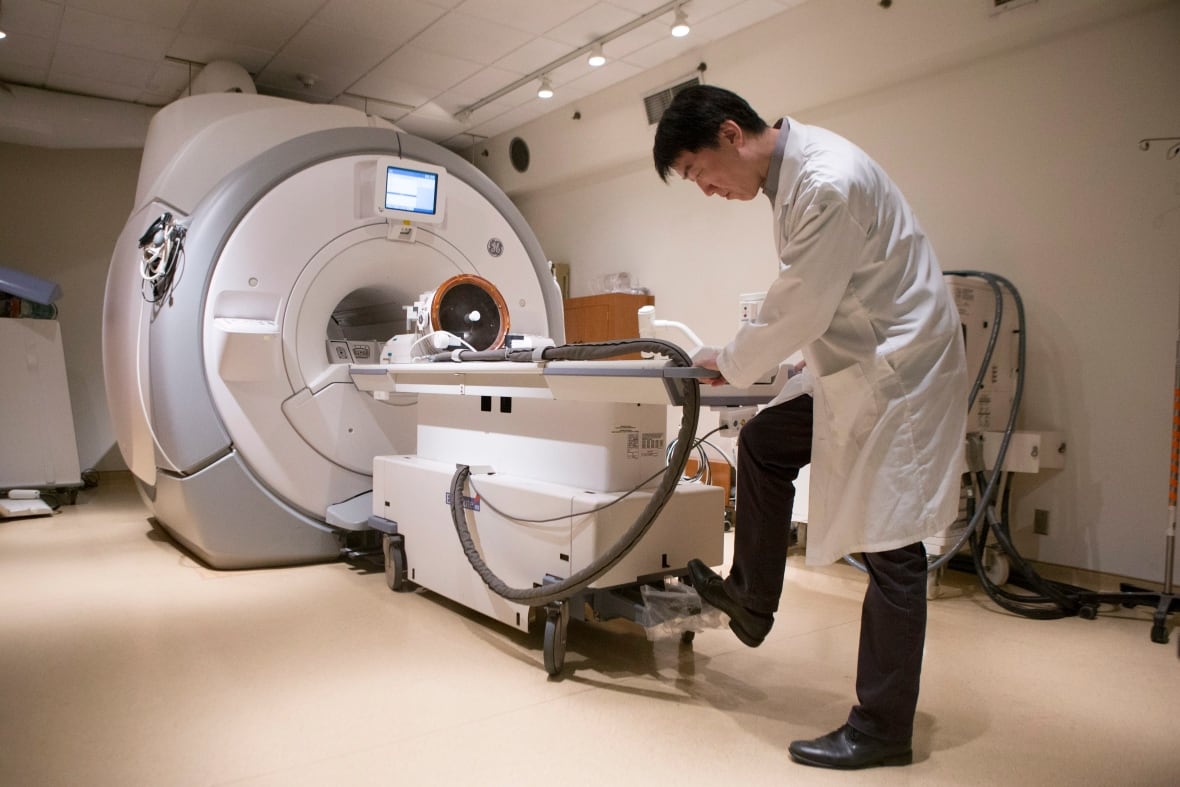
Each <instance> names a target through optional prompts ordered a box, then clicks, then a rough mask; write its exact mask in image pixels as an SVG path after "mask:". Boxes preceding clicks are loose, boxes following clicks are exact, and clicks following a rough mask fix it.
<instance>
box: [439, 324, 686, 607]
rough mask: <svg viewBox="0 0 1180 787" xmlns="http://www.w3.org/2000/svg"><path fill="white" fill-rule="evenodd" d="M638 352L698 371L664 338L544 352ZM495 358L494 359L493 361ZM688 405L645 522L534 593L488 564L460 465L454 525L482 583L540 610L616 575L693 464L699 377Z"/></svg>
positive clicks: (482, 354)
mask: <svg viewBox="0 0 1180 787" xmlns="http://www.w3.org/2000/svg"><path fill="white" fill-rule="evenodd" d="M636 352H650V353H658V354H660V355H663V356H665V357H666V358H668V359H670V360H671V361H672V362H673V364H675V365H676V366H692V359H691V358H689V356H688V354H687V353H685V352H684V350H682V349H681V348H680V347H677V346H676V345H675V344H672V343H671V342H664V341H660V340H658V339H627V340H622V341H616V342H595V343H589V344H567V345H562V346H560V347H547V348H545V350H544V351H543V352H542V353H541V356H542V358H543V359H544V360H547V361H552V360H567V361H569V360H577V361H582V360H600V359H603V358H612V357H615V356H618V355H625V354H630V353H636ZM489 356H493V357H489ZM432 360H447V361H451V360H456V358H454V357H452V355H451V353H439V354H437V355H435V356H432ZM457 360H460V361H494V360H500V361H505V360H507V361H521V362H524V361H529V362H532V361H533V360H535V359H534V353H533V350H531V349H529V350H495V351H467V350H463V351H460V352H459V353H458V357H457ZM683 382H684V387H683V394H684V404H683V405H682V406H681V419H680V430H679V432H678V433H677V437H676V440H677V444H676V449H675V451H674V452H673V455H672V459H671V460H670V461H669V462H668V467H667V469H666V471H665V472H664V477H663V478H662V479H661V481H660V484H659V486H657V487H656V489H655V491H654V492H653V493H652V496H651V499H650V500H649V501H648V503H647V506H645V507H644V509H643V511H642V512H640V514H639V517H638V518H637V519H636V520H635V522H634V523H633V524H632V525H631V527H630V528H628V529H627V531H626V532H625V533H623V535H622V536H620V537H619V539H618V540H617V541H616V542H615V543H614V544H613V545H611V547H610V549H608V550H606V551H605V552H603V553H602V554H601V555H599V556H598V557H597V558H596V559H595V560H594V561H592V562H591V563H590V564H589V565H587V566H586V567H585V568H583V569H581V570H580V571H575V572H574V573H572V574H570V575H569V576H568V577H566V578H565V579H561V580H558V581H556V582H552V583H549V584H545V585H540V586H537V587H531V588H514V587H511V586H509V585H508V584H507V583H505V582H504V581H503V580H502V579H500V578H499V577H498V576H496V574H495V573H494V572H492V570H491V569H490V568H488V565H487V563H485V562H484V559H483V556H482V555H480V553H479V548H478V547H477V546H476V545H475V540H474V539H473V538H472V537H471V531H470V530H469V529H468V527H467V512H466V510H465V509H464V508H463V488H464V486H465V485H466V483H467V478H468V476H470V475H471V468H470V467H467V466H466V465H459V467H458V468H457V469H456V471H455V474H454V476H452V477H451V521H452V522H453V523H454V525H455V532H456V533H457V534H458V536H459V543H460V544H461V545H462V546H463V554H465V555H466V556H467V560H468V562H469V563H471V567H472V568H473V569H475V572H476V573H477V574H479V576H480V579H482V580H483V581H484V584H486V585H487V586H488V587H489V588H490V589H491V590H492V591H493V592H494V593H496V595H498V596H501V597H502V598H506V599H508V600H509V601H516V602H518V603H521V604H527V605H528V606H530V607H539V606H543V605H545V604H548V603H550V602H554V601H561V600H564V599H567V598H569V597H571V596H573V595H576V594H577V593H579V592H581V591H582V590H585V589H586V588H587V587H589V586H590V585H591V583H593V582H594V581H595V580H596V579H598V578H599V577H601V576H602V575H603V574H605V573H606V572H607V571H610V570H611V568H613V567H614V566H615V565H616V564H618V562H619V561H620V560H622V559H623V558H624V557H625V556H626V555H627V553H628V552H630V551H631V550H632V549H634V547H635V545H636V544H638V543H639V541H640V539H642V538H643V536H644V535H646V533H647V531H648V530H649V529H650V528H651V526H652V524H653V523H654V522H655V520H656V517H658V516H659V514H660V511H662V510H663V508H664V506H665V505H666V504H667V502H668V500H670V499H671V497H672V493H673V492H675V491H676V486H677V484H678V483H679V482H680V476H681V474H682V473H683V472H684V465H685V463H686V462H687V461H688V454H689V452H690V451H691V450H692V444H693V437H694V436H695V435H696V430H697V421H698V418H699V416H700V405H701V389H700V383H699V382H698V381H697V380H696V379H693V378H686V379H685V380H684V381H683Z"/></svg>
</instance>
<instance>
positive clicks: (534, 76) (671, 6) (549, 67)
mask: <svg viewBox="0 0 1180 787" xmlns="http://www.w3.org/2000/svg"><path fill="white" fill-rule="evenodd" d="M686 1H687V0H672V2H668V3H664V4H663V5H661V6H659V7H658V8H654V9H652V10H651V11H648V12H647V13H646V14H644V15H643V16H640V17H636V18H635V19H632V20H631V21H630V22H628V23H627V24H625V25H623V26H622V27H619V28H617V29H615V30H612V31H611V32H609V33H607V34H606V35H602V36H599V37H598V38H596V39H594V40H593V41H591V42H590V43H589V44H586V45H585V46H583V47H579V48H578V49H575V50H574V51H572V52H570V53H569V54H567V55H564V56H562V57H559V58H558V59H556V60H554V61H553V62H552V63H548V64H546V65H544V66H541V67H540V68H538V69H537V70H536V71H533V72H532V73H530V74H526V75H525V76H522V77H521V78H520V79H518V80H516V81H515V82H513V83H512V84H510V85H505V86H504V87H502V88H500V89H499V90H497V91H496V92H495V93H492V94H490V95H488V96H484V97H483V98H481V99H480V100H479V101H476V102H475V103H473V104H468V105H467V106H465V107H463V108H462V109H460V110H459V111H458V112H456V113H455V118H456V119H457V120H459V121H460V122H464V123H465V122H467V121H468V120H469V119H470V118H471V115H472V113H473V112H475V111H476V110H478V109H481V108H482V107H486V106H487V105H488V104H490V103H492V102H493V101H495V100H496V99H499V98H503V97H504V96H506V95H508V94H509V93H511V92H512V91H514V90H517V89H519V88H520V87H522V86H524V85H527V84H528V83H530V82H534V81H536V80H538V79H542V78H544V77H546V76H547V75H548V74H549V73H550V72H551V71H553V70H554V69H555V68H560V67H561V66H564V65H565V64H566V63H572V62H573V61H575V60H578V59H579V58H584V57H586V56H588V55H590V54H593V53H594V52H595V49H596V48H598V49H601V47H602V45H603V44H606V43H609V42H611V41H614V40H615V39H616V38H619V37H621V36H624V35H626V34H627V33H630V32H631V31H632V30H635V29H636V28H639V27H643V26H644V25H646V24H647V23H648V22H652V21H654V20H656V19H659V18H660V17H661V16H664V15H665V14H667V13H669V12H673V13H677V14H678V17H677V18H679V17H680V16H681V15H683V10H682V6H683V5H684V4H685V2H686ZM538 95H539V93H538Z"/></svg>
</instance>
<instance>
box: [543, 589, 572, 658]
mask: <svg viewBox="0 0 1180 787" xmlns="http://www.w3.org/2000/svg"><path fill="white" fill-rule="evenodd" d="M569 622H570V615H569V608H568V607H567V606H566V604H565V602H563V601H559V602H556V603H554V604H549V605H547V606H546V607H545V671H546V672H548V673H549V674H550V675H558V674H560V673H561V668H562V667H564V666H565V638H566V630H567V629H568V628H569Z"/></svg>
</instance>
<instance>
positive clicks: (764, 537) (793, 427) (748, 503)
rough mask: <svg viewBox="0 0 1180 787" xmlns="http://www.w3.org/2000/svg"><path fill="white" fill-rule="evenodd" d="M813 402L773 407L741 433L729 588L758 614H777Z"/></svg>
mask: <svg viewBox="0 0 1180 787" xmlns="http://www.w3.org/2000/svg"><path fill="white" fill-rule="evenodd" d="M811 421H812V400H811V397H810V396H800V397H798V398H796V399H791V400H790V401H787V402H783V403H782V404H779V405H775V406H774V407H767V408H765V409H763V410H762V411H761V412H759V413H758V415H756V416H755V417H754V418H752V419H751V420H750V422H749V423H747V424H746V425H745V426H744V427H742V430H741V432H740V433H739V434H738V465H737V521H736V523H735V525H734V534H733V568H732V570H731V571H730V573H729V576H728V577H727V578H726V580H725V590H726V592H727V593H729V595H730V596H731V597H733V598H734V599H735V600H737V601H739V602H741V603H742V604H743V605H744V606H746V607H749V608H750V609H752V610H755V611H757V612H763V613H773V612H775V611H776V610H777V609H778V601H779V596H781V595H782V592H783V572H784V571H785V570H786V567H787V549H788V548H789V547H790V545H791V509H792V508H793V507H794V504H795V479H797V478H798V477H799V470H800V468H802V467H804V466H805V465H807V464H808V463H809V462H810V461H811Z"/></svg>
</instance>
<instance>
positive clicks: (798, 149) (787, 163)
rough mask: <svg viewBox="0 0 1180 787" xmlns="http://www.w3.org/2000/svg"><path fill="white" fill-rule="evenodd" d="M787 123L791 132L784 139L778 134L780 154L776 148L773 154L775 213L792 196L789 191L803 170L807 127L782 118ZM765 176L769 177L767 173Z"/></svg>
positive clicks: (783, 206)
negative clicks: (775, 162)
mask: <svg viewBox="0 0 1180 787" xmlns="http://www.w3.org/2000/svg"><path fill="white" fill-rule="evenodd" d="M787 124H790V129H791V133H790V134H789V135H787V138H786V139H785V140H784V139H783V135H782V134H780V135H779V142H780V144H781V145H782V150H781V155H780V152H779V151H778V150H776V151H775V156H776V157H777V159H778V186H777V188H776V189H775V191H774V210H775V213H776V215H777V214H778V212H779V211H782V210H785V209H786V208H787V206H788V205H790V203H791V201H792V199H793V198H794V195H793V194H792V193H791V192H792V191H793V190H794V189H795V183H796V182H797V181H798V180H799V175H800V173H801V172H802V171H803V158H804V151H805V150H806V148H807V128H808V127H807V126H805V125H803V124H802V123H799V122H798V121H793V120H791V119H790V118H783V125H784V126H786V125H787ZM773 165H774V160H772V161H771V166H772V168H773ZM767 177H768V178H769V175H768V176H767Z"/></svg>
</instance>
